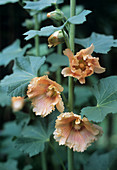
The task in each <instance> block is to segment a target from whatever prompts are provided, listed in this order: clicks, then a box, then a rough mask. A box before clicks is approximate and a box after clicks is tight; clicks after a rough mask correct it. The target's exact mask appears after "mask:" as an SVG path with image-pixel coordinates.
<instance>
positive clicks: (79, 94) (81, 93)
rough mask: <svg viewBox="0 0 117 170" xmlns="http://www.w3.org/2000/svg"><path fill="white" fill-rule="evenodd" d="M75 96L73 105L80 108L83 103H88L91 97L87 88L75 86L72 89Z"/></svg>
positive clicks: (90, 92)
mask: <svg viewBox="0 0 117 170" xmlns="http://www.w3.org/2000/svg"><path fill="white" fill-rule="evenodd" d="M74 94H75V105H76V106H79V105H80V106H81V105H83V104H84V103H86V102H88V101H89V99H90V97H92V95H93V94H92V91H91V88H89V87H87V86H83V85H82V86H76V87H75V89H74Z"/></svg>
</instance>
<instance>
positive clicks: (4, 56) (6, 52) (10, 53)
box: [0, 40, 31, 66]
mask: <svg viewBox="0 0 117 170" xmlns="http://www.w3.org/2000/svg"><path fill="white" fill-rule="evenodd" d="M30 47H31V45H30V44H27V45H26V46H25V47H24V48H21V47H20V40H16V41H15V42H14V43H13V44H11V45H10V46H8V47H6V48H5V49H3V50H2V52H1V53H0V65H5V66H6V65H7V64H8V63H9V62H10V61H11V60H14V59H15V58H17V57H22V56H23V55H24V54H25V52H26V50H27V49H28V48H30Z"/></svg>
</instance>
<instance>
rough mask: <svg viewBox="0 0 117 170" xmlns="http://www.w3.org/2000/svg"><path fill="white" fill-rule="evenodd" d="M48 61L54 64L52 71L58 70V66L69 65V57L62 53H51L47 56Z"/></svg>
mask: <svg viewBox="0 0 117 170" xmlns="http://www.w3.org/2000/svg"><path fill="white" fill-rule="evenodd" d="M46 61H47V62H49V63H51V64H52V66H51V68H50V71H56V70H57V69H58V67H60V66H68V65H69V61H68V58H67V57H65V56H64V55H62V54H61V55H60V54H57V53H52V54H50V55H49V56H48V57H47V60H46Z"/></svg>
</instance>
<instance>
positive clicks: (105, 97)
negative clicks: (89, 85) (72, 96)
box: [81, 76, 117, 122]
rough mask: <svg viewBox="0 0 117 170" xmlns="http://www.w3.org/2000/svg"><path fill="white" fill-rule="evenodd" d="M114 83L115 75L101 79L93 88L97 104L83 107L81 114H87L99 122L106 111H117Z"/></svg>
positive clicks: (116, 80)
mask: <svg viewBox="0 0 117 170" xmlns="http://www.w3.org/2000/svg"><path fill="white" fill-rule="evenodd" d="M116 84H117V76H111V77H107V78H104V79H101V80H100V81H99V82H98V83H97V84H96V85H94V88H93V93H94V95H95V97H96V100H97V105H96V106H93V107H85V108H83V109H82V110H81V114H82V115H85V116H87V118H88V119H89V120H93V121H95V122H101V121H102V120H103V119H104V118H105V116H106V115H107V114H108V113H117V86H116Z"/></svg>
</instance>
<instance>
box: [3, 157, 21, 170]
mask: <svg viewBox="0 0 117 170" xmlns="http://www.w3.org/2000/svg"><path fill="white" fill-rule="evenodd" d="M17 164H18V162H17V161H16V160H12V159H10V160H8V161H7V162H4V163H2V162H0V169H1V170H18V168H17Z"/></svg>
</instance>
